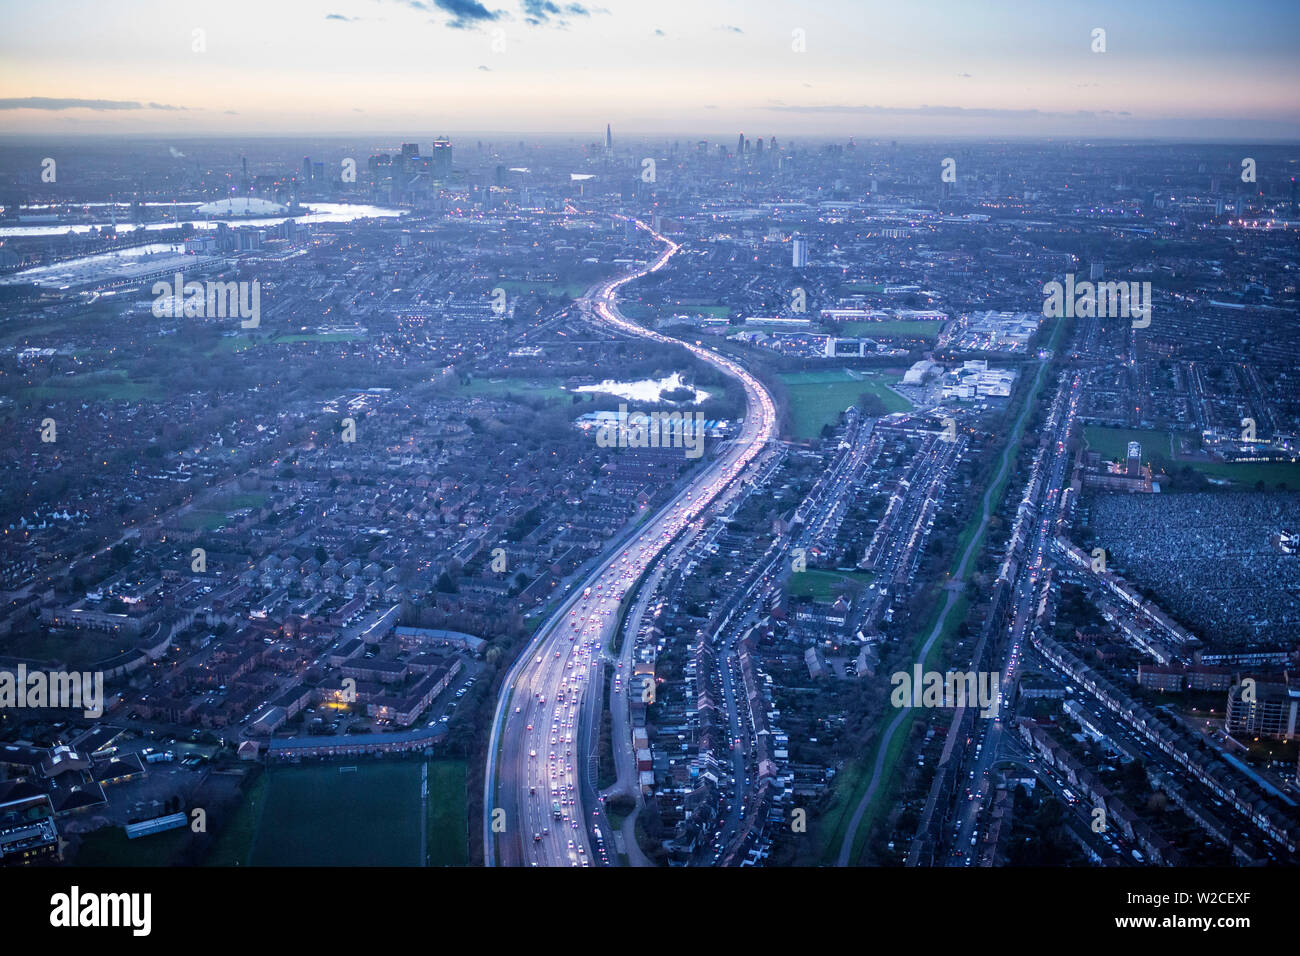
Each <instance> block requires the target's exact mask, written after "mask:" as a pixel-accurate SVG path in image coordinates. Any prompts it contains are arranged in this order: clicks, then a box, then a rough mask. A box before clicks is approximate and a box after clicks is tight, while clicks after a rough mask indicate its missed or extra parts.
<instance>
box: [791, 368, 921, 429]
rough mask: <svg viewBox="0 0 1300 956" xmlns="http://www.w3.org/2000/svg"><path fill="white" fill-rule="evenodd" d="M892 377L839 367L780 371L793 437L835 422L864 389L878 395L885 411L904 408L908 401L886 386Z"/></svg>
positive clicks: (906, 408) (908, 405) (909, 404)
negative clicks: (818, 370) (785, 392)
mask: <svg viewBox="0 0 1300 956" xmlns="http://www.w3.org/2000/svg"><path fill="white" fill-rule="evenodd" d="M893 378H894V376H892V375H886V374H884V373H880V372H852V371H850V370H849V369H842V368H840V369H828V370H827V371H825V372H787V373H784V374H782V375H781V381H782V382H784V383H785V387H786V391H787V392H788V393H789V395H790V416H791V429H792V432H793V436H794V437H795V438H816V437H817V436H818V435H820V434H821V430H822V428H823V427H824V426H826V425H830V424H834V422H835V421H836V419H838V418H839V415H840V413H841V412H843V411H844V409H846V408H848V407H849V406H850V405H854V404H856V403H857V401H858V396H859V395H861V394H863V393H864V392H866V393H869V394H872V395H875V396H877V397H878V398H879V399H880V400H881V401H882V402H883V403H884V405H885V409H886V411H890V412H905V411H907V410H908V409H910V408H911V407H912V405H911V403H910V402H909V401H908V400H907V399H905V398H903V396H901V395H898V394H897V393H895V392H893V391H891V390H890V389H889V388H888V387H887V384H886V382H887V381H892V380H893Z"/></svg>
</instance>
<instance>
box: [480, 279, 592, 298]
mask: <svg viewBox="0 0 1300 956" xmlns="http://www.w3.org/2000/svg"><path fill="white" fill-rule="evenodd" d="M592 284H593V283H583V282H520V281H518V280H514V279H506V280H503V281H501V282H498V283H497V285H498V286H500V287H501V288H503V289H505V290H506V291H507V292H515V293H518V292H527V293H529V294H530V295H544V296H549V297H551V298H566V299H578V298H581V297H582V295H583V293H585V292H586V291H587V289H589V288H590V287H591V285H592Z"/></svg>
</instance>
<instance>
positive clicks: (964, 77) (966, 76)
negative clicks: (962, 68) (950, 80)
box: [957, 73, 971, 80]
mask: <svg viewBox="0 0 1300 956" xmlns="http://www.w3.org/2000/svg"><path fill="white" fill-rule="evenodd" d="M957 78H958V79H961V80H969V79H970V78H971V75H970V74H969V73H958V74H957Z"/></svg>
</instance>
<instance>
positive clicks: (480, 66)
mask: <svg viewBox="0 0 1300 956" xmlns="http://www.w3.org/2000/svg"><path fill="white" fill-rule="evenodd" d="M478 68H479V69H480V70H482V71H483V72H484V73H491V72H492V67H490V66H484V65H483V64H481V63H480V64H479V67H478Z"/></svg>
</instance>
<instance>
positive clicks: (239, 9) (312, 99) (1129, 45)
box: [0, 0, 1300, 141]
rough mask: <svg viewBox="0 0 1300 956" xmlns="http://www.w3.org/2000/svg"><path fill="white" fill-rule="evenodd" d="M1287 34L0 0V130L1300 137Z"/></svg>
mask: <svg viewBox="0 0 1300 956" xmlns="http://www.w3.org/2000/svg"><path fill="white" fill-rule="evenodd" d="M1099 29H1100V30H1104V31H1105V34H1104V44H1105V50H1104V52H1095V51H1094V46H1096V45H1097V40H1096V39H1094V32H1095V31H1096V30H1099ZM196 31H199V32H196ZM1297 53H1300V2H1297V0H1233V2H1222V0H1221V2H1207V0H1125V2H1111V0H1097V2H1088V3H1076V2H1068V0H1003V2H981V0H906V2H898V0H893V2H877V0H806V2H778V0H569V2H561V0H322V2H308V0H195V2H184V0H166V2H164V0H42V2H37V3H33V2H31V0H25V2H17V0H0V134H35V135H46V134H51V135H55V134H57V135H75V134H121V135H126V134H131V135H137V134H146V135H147V134H158V135H166V136H186V135H192V136H201V135H221V134H231V135H247V134H254V135H257V134H264V135H273V134H284V133H293V134H298V133H313V134H329V133H362V132H406V131H409V132H410V133H411V134H412V135H414V134H416V133H428V134H429V135H437V134H439V133H447V134H454V133H455V132H458V131H480V132H481V131H501V132H518V133H529V132H532V133H575V132H577V133H582V134H585V135H592V136H593V138H598V137H599V135H601V134H603V131H604V126H605V124H606V123H611V124H613V126H614V127H615V129H616V130H617V131H618V132H619V133H620V134H623V135H636V134H651V135H653V134H682V135H692V134H701V135H705V134H718V135H723V134H727V135H730V136H734V135H735V132H736V131H744V132H745V133H746V135H748V136H750V137H751V138H757V137H759V136H771V135H777V136H778V137H780V136H782V135H784V136H793V135H800V136H806V135H827V136H837V137H838V136H844V137H848V136H856V137H859V138H866V139H870V138H874V137H881V136H891V137H898V136H902V137H908V136H917V137H920V136H956V137H972V138H989V137H994V138H1001V137H1017V136H1031V137H1042V136H1064V137H1083V138H1121V139H1133V138H1174V139H1188V138H1194V139H1210V140H1213V139H1223V140H1234V139H1237V140H1255V141H1295V140H1300V95H1297V91H1300V56H1298V55H1297Z"/></svg>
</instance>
